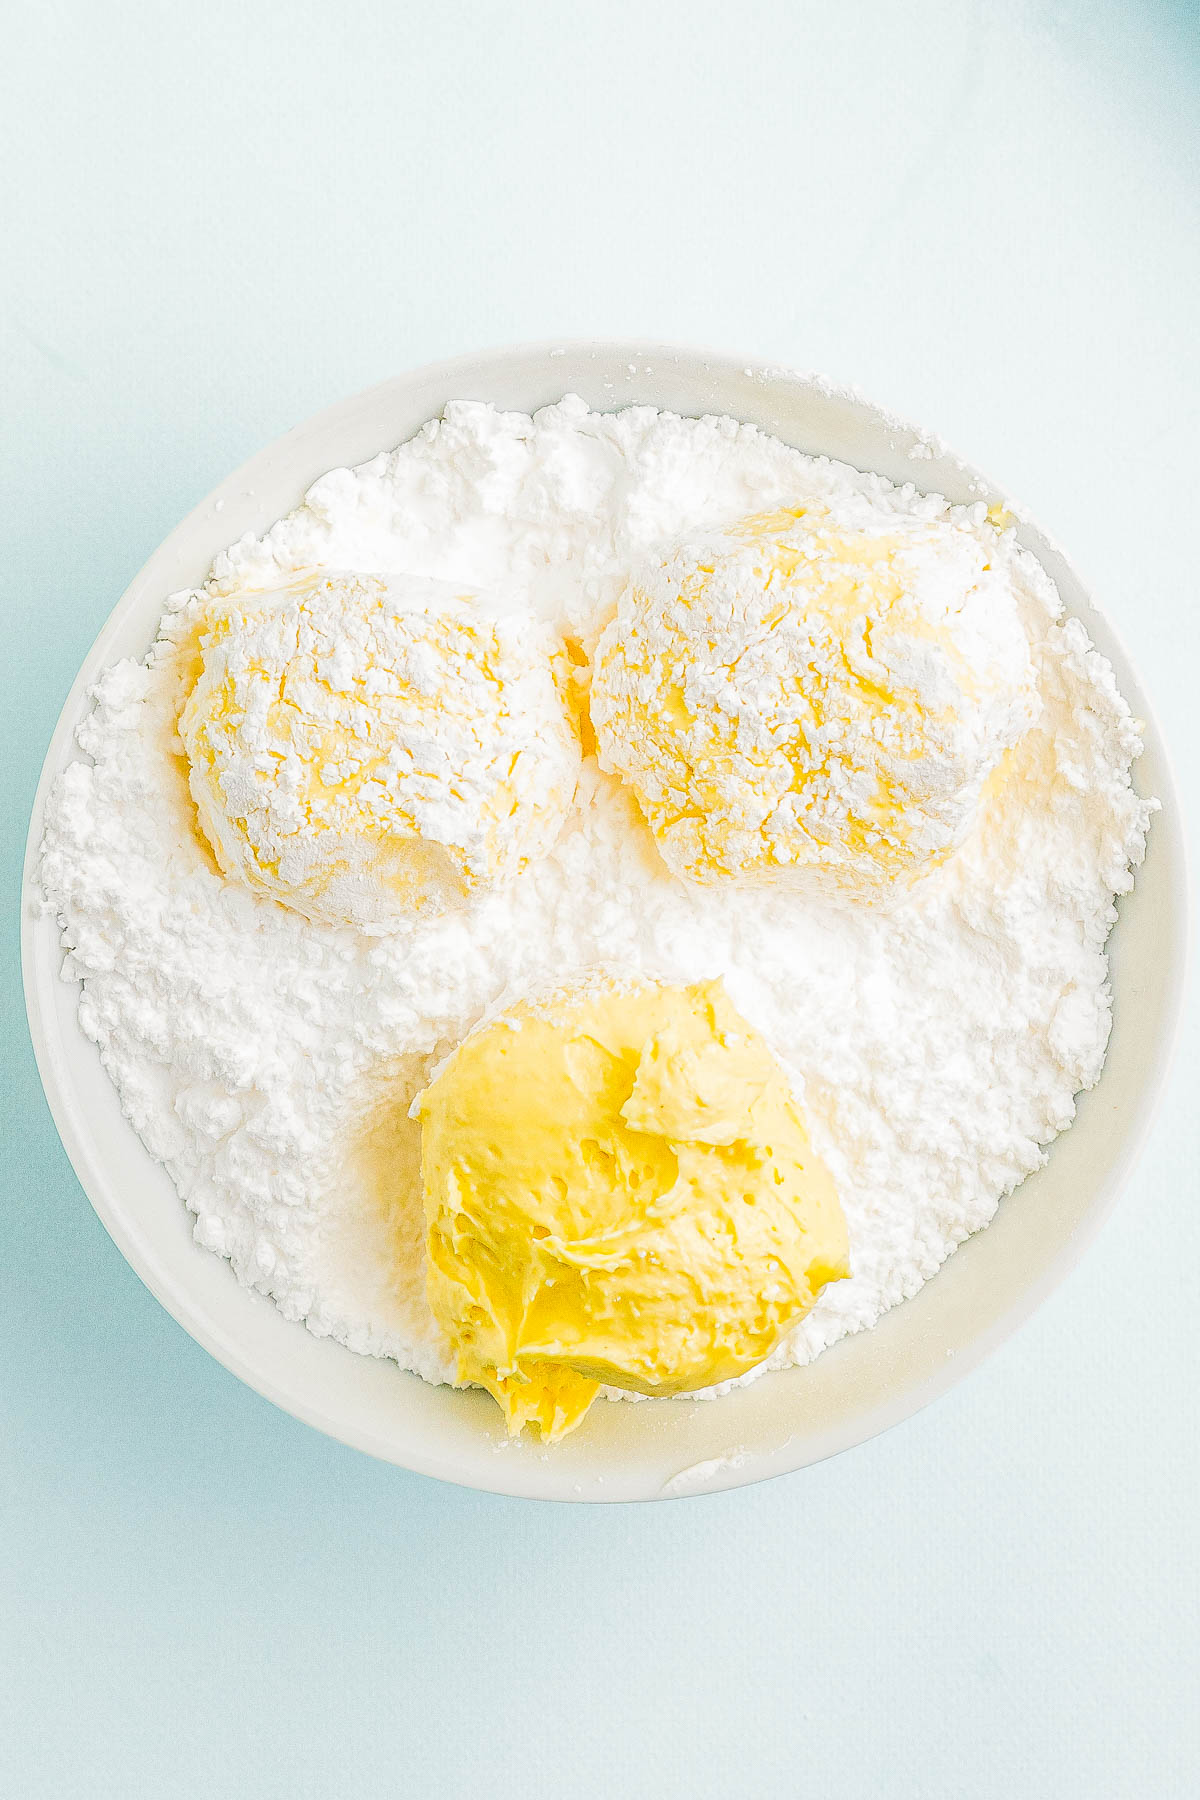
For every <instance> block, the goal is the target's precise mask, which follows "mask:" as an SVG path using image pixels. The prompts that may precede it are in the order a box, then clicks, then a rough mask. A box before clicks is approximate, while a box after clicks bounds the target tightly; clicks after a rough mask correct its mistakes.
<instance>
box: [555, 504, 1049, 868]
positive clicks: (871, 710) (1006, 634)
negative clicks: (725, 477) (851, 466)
mask: <svg viewBox="0 0 1200 1800" xmlns="http://www.w3.org/2000/svg"><path fill="white" fill-rule="evenodd" d="M1034 693H1035V690H1034V686H1033V674H1032V666H1031V661H1030V654H1029V646H1028V640H1027V638H1026V635H1025V632H1024V629H1023V627H1022V624H1021V620H1020V616H1019V611H1018V606H1017V601H1016V597H1015V595H1014V592H1013V589H1012V586H1011V580H1010V578H1009V576H1008V574H1007V573H1006V571H1005V569H1004V568H1003V567H998V566H993V564H992V562H991V560H990V556H989V551H988V548H987V542H986V539H985V537H984V536H983V535H981V534H976V533H975V532H974V531H972V530H969V529H967V528H966V527H964V526H961V525H956V524H954V523H952V522H949V521H945V520H921V519H912V518H907V519H901V518H896V519H895V520H894V521H893V520H888V521H886V522H885V523H883V524H881V525H872V526H870V527H869V528H867V529H864V528H862V527H861V526H859V525H857V524H856V525H854V526H851V525H848V524H844V523H839V522H838V520H837V518H836V517H834V516H832V515H831V514H830V513H829V512H828V511H826V510H825V509H823V508H813V509H804V508H799V507H797V508H794V509H786V510H783V511H779V512H774V513H768V514H760V515H756V516H754V517H751V518H748V519H745V520H743V521H742V522H741V523H740V524H737V525H735V526H733V527H732V528H730V529H729V530H728V531H726V532H724V533H723V534H721V535H718V536H710V537H707V538H688V539H686V540H684V541H682V542H680V543H678V544H676V545H674V546H672V547H670V548H669V549H668V550H667V552H666V553H665V554H662V553H660V554H659V555H657V556H655V557H653V558H650V559H648V560H647V561H646V562H645V563H644V564H643V565H642V566H640V567H638V568H637V569H635V571H634V572H633V575H632V578H631V580H630V581H629V583H628V585H627V586H626V588H625V590H624V592H623V595H622V598H621V600H620V602H619V606H618V611H617V616H616V618H615V619H614V620H613V621H612V623H611V624H610V625H609V626H608V627H607V629H606V630H605V632H604V633H603V635H602V637H601V639H600V642H599V645H598V647H597V653H596V666H595V671H594V676H593V680H592V687H591V719H592V723H593V726H594V728H595V731H596V736H597V740H598V744H599V754H600V762H601V766H602V767H603V768H605V769H607V770H609V771H610V772H612V773H615V774H617V775H619V776H620V777H621V778H622V779H623V780H624V781H626V782H627V783H628V784H629V785H630V786H631V787H632V789H633V791H634V793H635V794H636V796H637V799H638V801H639V803H640V805H641V808H642V811H643V813H644V815H645V817H646V819H647V821H648V823H649V825H650V827H651V829H652V831H653V833H654V836H655V838H656V839H657V842H658V846H659V849H660V851H661V853H662V855H663V857H664V859H665V861H666V862H667V864H668V865H669V867H670V868H671V869H673V870H674V871H675V873H676V874H679V875H683V876H687V877H689V878H690V879H692V880H695V881H701V882H718V881H738V882H746V883H782V882H789V881H790V882H792V883H794V884H795V885H797V886H802V887H806V888H809V889H814V888H821V887H826V888H834V889H840V890H843V891H849V892H853V893H858V894H859V895H861V896H863V897H871V896H872V895H874V896H876V897H878V895H879V894H880V893H881V892H882V890H883V889H884V888H885V887H886V885H887V884H888V883H891V882H894V881H896V880H898V879H901V878H912V877H914V876H917V875H919V874H921V873H923V872H925V871H926V870H928V869H930V868H932V867H933V866H934V865H936V864H937V863H938V862H940V861H942V860H943V859H944V858H945V857H946V856H947V855H948V854H949V852H950V851H951V850H952V849H953V848H954V847H955V845H956V844H957V843H958V842H959V841H960V840H961V839H962V837H963V836H964V835H965V833H966V831H967V829H968V827H969V825H970V822H971V819H972V816H973V813H974V809H975V806H976V803H977V801H978V798H979V794H980V790H981V788H982V786H983V783H984V782H985V781H986V780H987V778H988V776H989V774H990V773H991V771H992V770H993V769H994V768H995V767H996V764H997V763H998V761H999V759H1000V758H1001V756H1002V755H1003V754H1004V752H1005V750H1006V749H1007V748H1008V747H1009V746H1010V745H1011V744H1012V743H1013V742H1014V741H1015V740H1016V738H1017V737H1018V736H1019V735H1020V733H1021V732H1022V730H1023V729H1024V728H1025V727H1026V726H1027V724H1028V723H1029V722H1030V721H1031V719H1032V717H1033V714H1034V706H1035V699H1034Z"/></svg>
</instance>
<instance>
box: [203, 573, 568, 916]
mask: <svg viewBox="0 0 1200 1800" xmlns="http://www.w3.org/2000/svg"><path fill="white" fill-rule="evenodd" d="M198 668H199V674H198V678H197V680H196V682H195V685H194V687H193V688H192V689H191V692H190V694H189V696H188V698H187V700H186V703H185V705H184V707H183V710H182V714H181V717H180V722H179V730H180V736H181V737H182V739H183V743H184V747H185V749H186V751H187V756H188V762H189V769H190V773H189V780H190V785H191V791H192V796H193V799H194V800H195V803H196V808H197V812H198V814H199V821H200V825H201V827H202V829H203V831H204V834H205V836H206V837H207V838H208V841H209V843H210V844H211V846H212V849H213V852H214V854H215V855H216V858H217V861H218V863H219V864H220V866H221V868H222V870H223V871H224V872H225V874H226V875H228V876H230V877H233V878H235V879H237V880H240V881H242V882H244V883H245V884H246V886H247V887H249V888H252V889H253V890H254V891H255V892H256V893H258V894H262V895H266V896H269V897H270V898H271V899H273V900H277V901H280V902H282V903H283V904H284V905H285V906H290V907H293V908H294V909H295V910H296V911H297V912H300V913H303V914H304V915H305V917H307V918H309V919H311V920H313V921H315V922H318V923H323V924H351V925H355V926H357V927H359V928H360V929H361V930H363V931H366V932H384V931H387V930H389V929H391V928H393V927H395V926H396V925H397V924H398V923H400V922H402V921H403V920H404V919H406V918H408V917H410V916H412V915H414V914H425V915H429V914H436V913H439V912H444V911H446V910H448V909H450V908H452V907H455V906H459V905H461V904H462V903H463V902H464V901H466V900H467V899H468V897H469V896H470V895H472V894H474V893H476V892H477V891H479V890H482V889H487V888H490V887H493V886H495V885H497V884H500V883H503V882H505V881H507V880H509V879H510V878H511V877H513V876H514V875H516V874H517V873H518V872H519V871H520V870H521V869H522V868H524V867H525V865H526V864H527V863H529V862H530V861H532V860H533V859H535V858H537V857H540V856H543V855H544V854H545V853H546V852H547V851H548V849H549V848H550V846H551V845H552V843H553V841H554V839H555V837H556V835H557V833H558V830H559V827H560V825H561V823H562V819H563V816H564V813H565V812H566V809H567V808H568V807H569V806H570V804H571V801H572V799H573V796H574V792H575V784H576V779H577V774H578V767H579V743H578V734H577V731H576V729H575V726H574V725H573V723H572V720H571V717H570V714H569V711H568V707H567V704H566V701H565V699H564V694H565V692H566V686H567V679H568V677H567V670H566V666H565V659H564V657H563V653H562V649H561V645H560V644H559V643H558V641H557V640H556V639H555V638H554V637H553V636H552V635H551V634H550V633H549V632H547V631H546V629H545V628H544V627H542V626H540V625H538V624H537V623H536V622H534V621H533V620H530V619H528V618H525V617H518V616H515V615H512V614H506V613H504V612H501V611H498V610H496V609H495V608H493V607H489V606H488V605H487V603H486V601H485V599H484V598H483V597H481V596H478V595H470V594H463V593H461V592H459V591H457V590H455V589H454V588H452V587H449V586H447V585H445V584H443V583H439V582H433V581H427V580H423V579H417V578H411V577H398V576H388V577H383V576H377V575H357V574H346V573H341V572H337V571H328V570H322V571H319V572H316V573H310V574H307V575H304V576H301V577H299V578H297V579H295V580H293V581H291V582H289V583H288V585H287V586H285V587H282V588H280V589H278V590H275V591H272V592H268V593H257V594H249V595H235V596H233V597H232V598H228V599H221V600H216V601H214V602H213V603H212V605H211V607H210V608H209V609H208V610H207V612H206V614H205V617H204V621H203V624H202V627H201V632H200V638H199V646H198Z"/></svg>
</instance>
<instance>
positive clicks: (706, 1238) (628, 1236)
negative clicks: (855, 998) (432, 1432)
mask: <svg viewBox="0 0 1200 1800" xmlns="http://www.w3.org/2000/svg"><path fill="white" fill-rule="evenodd" d="M413 1110H414V1113H415V1114H416V1115H417V1116H418V1117H419V1118H420V1120H421V1127H422V1174H423V1182H424V1190H425V1213H426V1223H427V1248H428V1273H427V1290H428V1295H429V1301H430V1305H431V1307H432V1309H433V1312H434V1315H435V1317H436V1318H437V1320H438V1322H439V1324H440V1325H441V1327H442V1329H443V1330H444V1332H445V1333H446V1335H447V1337H448V1339H449V1341H450V1344H451V1345H452V1347H453V1351H454V1354H455V1357H456V1360H457V1370H458V1378H459V1380H460V1381H463V1382H474V1383H479V1384H480V1385H482V1386H483V1387H485V1388H487V1389H488V1391H489V1392H490V1393H492V1394H493V1395H494V1396H495V1398H496V1399H497V1400H498V1401H499V1403H500V1405H501V1406H502V1407H503V1409H504V1413H505V1416H506V1419H507V1421H508V1428H509V1430H510V1432H513V1433H515V1432H519V1431H520V1430H521V1428H522V1426H524V1425H526V1424H532V1425H534V1426H536V1427H537V1428H538V1429H539V1430H540V1432H541V1434H542V1436H543V1437H544V1438H547V1439H551V1440H553V1439H555V1438H558V1437H561V1436H562V1435H563V1434H564V1433H565V1432H567V1431H570V1430H572V1429H573V1428H574V1427H575V1426H576V1425H577V1424H578V1423H579V1421H580V1420H581V1419H582V1418H583V1415H584V1414H585V1413H586V1411H587V1409H588V1407H589V1406H590V1405H591V1403H592V1401H593V1399H594V1398H595V1396H596V1394H597V1392H598V1391H599V1389H600V1387H601V1386H602V1385H610V1386H614V1387H620V1388H628V1389H632V1390H634V1391H636V1392H638V1393H642V1394H651V1395H653V1394H676V1393H684V1392H688V1391H690V1390H693V1389H696V1388H703V1387H709V1386H711V1385H712V1384H713V1383H715V1382H720V1381H728V1380H729V1379H731V1378H732V1377H734V1376H737V1375H742V1374H744V1373H745V1372H746V1371H747V1370H748V1369H752V1368H753V1367H754V1366H755V1365H756V1364H757V1363H759V1362H761V1361H762V1360H763V1358H764V1357H766V1356H769V1355H770V1353H771V1351H772V1350H773V1349H774V1348H775V1345H776V1344H777V1343H778V1342H779V1340H780V1338H781V1337H782V1336H783V1335H784V1333H785V1332H787V1331H788V1330H789V1328H790V1327H791V1326H793V1325H794V1324H795V1323H796V1322H797V1321H798V1320H799V1319H801V1318H802V1317H803V1315H804V1314H805V1313H806V1312H807V1311H808V1310H809V1308H810V1307H811V1306H812V1305H813V1303H814V1301H815V1300H816V1298H817V1296H818V1295H819V1294H820V1292H821V1290H822V1288H823V1287H824V1286H825V1285H826V1283H827V1282H830V1281H836V1280H839V1279H840V1278H841V1277H843V1276H845V1275H847V1274H849V1261H848V1247H847V1238H846V1224H845V1220H844V1218H843V1215H842V1209H841V1206H840V1204H839V1202H838V1198H837V1194H836V1191H835V1188H834V1184H833V1180H832V1177H831V1176H830V1174H829V1171H828V1170H827V1169H826V1167H825V1165H824V1164H823V1163H822V1162H821V1160H820V1159H819V1157H818V1156H817V1155H816V1153H815V1152H814V1150H813V1148H812V1146H811V1144H810V1143H809V1139H808V1134H807V1131H806V1130H805V1126H804V1121H803V1119H802V1116H801V1113H800V1110H799V1108H798V1106H797V1104H796V1102H795V1100H794V1099H793V1097H792V1094H791V1090H790V1088H789V1086H788V1081H787V1077H786V1075H785V1073H784V1070H783V1069H782V1067H781V1066H780V1064H779V1063H778V1062H777V1060H776V1059H775V1057H774V1056H773V1055H772V1053H771V1051H770V1050H769V1049H768V1047H767V1045H766V1043H765V1042H764V1041H763V1039H762V1038H761V1037H760V1036H759V1034H758V1033H757V1032H756V1031H754V1030H753V1029H752V1028H751V1027H750V1026H749V1025H748V1024H747V1023H746V1021H745V1020H744V1019H743V1018H742V1017H741V1015H740V1014H739V1013H738V1012H737V1011H736V1010H735V1009H734V1007H733V1005H732V1003H731V1002H730V1000H729V998H728V996H727V995H726V993H725V991H724V988H723V987H722V986H721V984H720V983H719V982H714V983H706V984H701V985H696V986H690V987H682V986H666V985H657V984H642V985H630V986H624V985H621V984H619V983H593V984H591V985H589V986H588V987H587V988H582V989H576V990H574V991H572V992H569V993H566V994H560V995H558V996H556V997H554V998H551V999H547V1000H543V1001H540V1002H524V1003H521V1004H519V1005H517V1006H515V1007H513V1008H512V1009H511V1011H509V1012H506V1013H504V1014H503V1015H502V1016H500V1017H498V1018H496V1019H494V1020H492V1021H491V1022H490V1023H489V1024H488V1025H487V1026H485V1027H484V1028H482V1029H481V1030H479V1031H477V1032H475V1033H473V1034H472V1035H471V1036H470V1037H468V1038H467V1039H466V1040H465V1041H464V1042H463V1043H462V1044H461V1045H460V1046H459V1048H458V1049H457V1050H456V1051H455V1052H454V1053H453V1055H452V1056H451V1057H450V1058H449V1060H448V1061H447V1062H446V1063H445V1064H443V1066H442V1068H441V1069H440V1071H439V1072H438V1074H437V1076H436V1078H435V1080H434V1081H433V1083H432V1084H431V1086H430V1087H429V1088H428V1089H427V1090H426V1091H425V1092H424V1093H423V1094H422V1095H420V1097H419V1098H418V1100H417V1101H416V1102H415V1103H414V1108H413Z"/></svg>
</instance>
